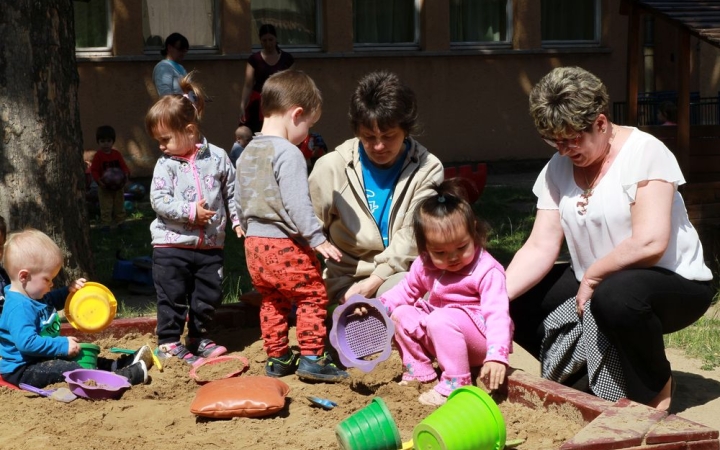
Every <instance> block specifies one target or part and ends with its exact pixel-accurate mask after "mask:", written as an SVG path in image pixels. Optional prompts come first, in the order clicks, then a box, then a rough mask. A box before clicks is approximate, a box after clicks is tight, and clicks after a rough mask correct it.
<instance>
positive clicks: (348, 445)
mask: <svg viewBox="0 0 720 450" xmlns="http://www.w3.org/2000/svg"><path fill="white" fill-rule="evenodd" d="M335 435H336V436H337V440H338V443H340V447H341V448H342V449H343V450H397V449H399V448H401V446H402V441H401V440H400V432H399V431H398V429H397V426H396V425H395V420H394V419H393V418H392V415H391V414H390V411H389V410H388V409H387V406H386V405H385V402H384V401H383V400H382V399H381V398H380V397H375V398H374V399H373V400H372V402H370V404H369V405H368V406H366V407H365V408H363V409H361V410H359V411H357V412H356V413H355V414H353V415H352V416H350V417H348V418H347V419H345V420H343V421H342V422H340V423H339V424H338V425H337V427H335Z"/></svg>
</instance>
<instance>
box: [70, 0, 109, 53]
mask: <svg viewBox="0 0 720 450" xmlns="http://www.w3.org/2000/svg"><path fill="white" fill-rule="evenodd" d="M73 6H74V0H73ZM105 12H106V14H107V17H106V19H107V25H108V26H107V39H106V42H107V45H106V46H104V47H77V46H76V47H75V54H76V55H78V56H83V57H87V56H107V55H110V54H112V49H113V21H112V14H113V12H112V4H111V1H110V0H105ZM74 20H75V17H74V15H73V21H74ZM74 27H75V24H74V23H73V28H74Z"/></svg>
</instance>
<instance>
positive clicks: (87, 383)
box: [63, 369, 130, 400]
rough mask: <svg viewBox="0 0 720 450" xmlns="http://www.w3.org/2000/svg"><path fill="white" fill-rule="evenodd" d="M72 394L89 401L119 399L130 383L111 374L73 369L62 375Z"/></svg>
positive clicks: (121, 377)
mask: <svg viewBox="0 0 720 450" xmlns="http://www.w3.org/2000/svg"><path fill="white" fill-rule="evenodd" d="M63 375H64V376H65V381H67V383H68V386H70V390H71V391H72V393H73V394H75V395H77V396H79V397H84V398H89V399H91V400H106V399H110V398H119V397H120V396H121V395H122V394H123V392H125V390H126V389H127V388H129V387H130V382H128V380H127V378H125V377H123V376H120V375H116V374H114V373H112V372H106V371H104V370H93V369H75V370H71V371H69V372H65V373H63Z"/></svg>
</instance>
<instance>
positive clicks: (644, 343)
mask: <svg viewBox="0 0 720 450" xmlns="http://www.w3.org/2000/svg"><path fill="white" fill-rule="evenodd" d="M608 105H609V101H608V94H607V90H606V88H605V86H604V85H603V83H602V82H601V81H600V80H599V79H598V78H597V77H596V76H594V75H593V74H591V73H589V72H587V71H586V70H583V69H581V68H579V67H560V68H557V69H554V70H553V71H551V72H550V73H549V74H547V75H545V77H543V78H542V79H541V80H540V82H538V84H537V85H536V86H535V87H534V88H533V89H532V92H531V93H530V115H531V116H532V118H533V119H534V122H535V127H536V128H537V130H538V132H539V133H540V137H541V138H542V139H544V140H545V141H546V142H547V143H548V144H549V145H550V146H552V147H554V148H555V149H556V150H557V152H556V153H555V154H554V155H553V157H552V158H551V159H550V161H549V162H548V164H547V165H546V166H545V168H544V169H543V170H542V172H541V173H540V176H539V177H538V179H537V181H536V183H535V187H534V188H533V192H534V193H535V195H537V197H538V203H537V215H536V218H535V224H534V226H533V229H532V232H531V234H530V237H529V238H528V240H527V242H526V243H525V244H524V245H523V246H522V248H521V249H520V250H519V251H518V252H517V254H516V255H515V257H514V258H513V260H512V262H511V263H510V265H509V267H508V268H507V272H506V273H507V288H508V293H509V296H510V299H511V304H510V310H511V315H512V318H513V320H514V321H515V327H516V329H515V342H517V343H518V344H520V345H521V346H523V347H524V348H526V349H527V350H528V351H530V352H531V353H532V354H534V355H535V356H538V354H539V351H540V342H541V339H542V336H543V333H544V329H543V325H542V321H543V319H544V318H545V317H547V315H548V314H549V313H550V312H552V311H553V310H554V309H555V308H556V307H557V306H559V305H560V304H561V303H564V302H565V301H566V300H568V299H570V298H572V297H575V301H576V309H577V313H578V315H582V314H583V312H584V311H585V310H586V306H587V305H589V307H590V311H591V313H592V315H593V317H594V319H595V321H596V322H597V325H598V329H599V331H600V332H601V333H603V334H604V335H605V336H606V337H607V338H608V340H609V341H610V343H612V344H613V345H614V346H615V348H616V349H617V351H618V354H619V360H620V365H621V367H622V374H623V375H624V378H625V382H626V393H627V396H628V398H630V399H631V400H635V401H637V402H640V403H644V404H647V405H649V406H652V407H655V408H657V409H661V410H667V409H668V408H669V407H670V402H671V400H672V398H671V394H672V390H673V389H672V388H673V383H672V373H671V370H670V363H669V362H668V360H667V358H666V357H665V348H664V344H663V334H664V333H671V332H674V331H677V330H679V329H682V328H684V327H687V326H688V325H690V324H692V323H693V322H695V321H696V320H697V319H698V318H699V317H701V316H702V314H703V313H704V312H705V311H706V310H707V308H708V307H709V305H710V302H711V300H712V298H713V295H714V292H713V288H712V286H711V283H710V280H711V279H712V274H711V272H710V270H709V269H708V268H707V267H706V265H705V263H704V260H703V250H702V245H701V243H700V240H699V238H698V234H697V232H696V230H695V229H694V228H693V226H692V224H691V223H690V221H689V219H688V216H687V212H686V210H685V205H684V203H683V199H682V197H681V196H680V193H679V192H678V186H679V185H681V184H683V183H685V180H684V178H683V175H682V173H681V171H680V167H679V166H678V163H677V161H676V159H675V157H674V155H673V154H672V153H671V152H670V151H669V150H668V149H667V148H666V147H665V145H663V144H662V143H661V142H660V141H659V140H657V139H655V138H654V137H653V136H651V135H649V134H647V133H644V132H642V131H640V130H638V129H636V128H632V127H625V126H619V125H616V124H613V123H612V122H611V121H610V119H609V118H608V108H609V106H608ZM563 242H565V243H566V244H567V249H568V250H569V252H570V256H571V265H570V266H568V265H560V264H555V263H556V260H557V257H558V255H559V254H560V251H561V249H562V246H563ZM590 299H592V302H590V303H589V304H588V303H587V302H588V301H589V300H590ZM586 304H587V305H586Z"/></svg>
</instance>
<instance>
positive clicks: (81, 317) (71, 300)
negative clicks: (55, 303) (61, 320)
mask: <svg viewBox="0 0 720 450" xmlns="http://www.w3.org/2000/svg"><path fill="white" fill-rule="evenodd" d="M116 313H117V300H115V296H114V295H113V293H112V292H110V289H108V288H106V287H105V286H103V285H102V284H100V283H93V282H92V281H88V282H87V283H85V286H83V287H82V288H81V289H78V290H77V291H76V292H75V293H74V294H70V295H69V296H68V298H67V300H66V301H65V317H67V320H68V322H70V325H72V326H73V328H75V329H76V330H80V331H83V332H85V333H97V332H98V331H102V330H104V329H105V328H107V327H108V325H110V323H111V322H112V321H113V319H114V318H115V314H116Z"/></svg>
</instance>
